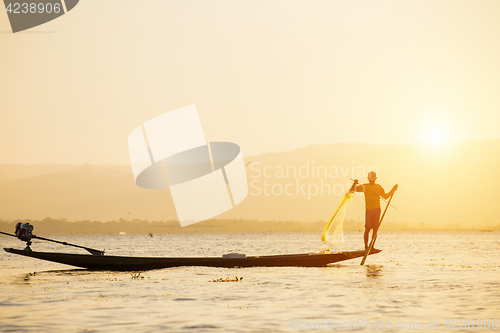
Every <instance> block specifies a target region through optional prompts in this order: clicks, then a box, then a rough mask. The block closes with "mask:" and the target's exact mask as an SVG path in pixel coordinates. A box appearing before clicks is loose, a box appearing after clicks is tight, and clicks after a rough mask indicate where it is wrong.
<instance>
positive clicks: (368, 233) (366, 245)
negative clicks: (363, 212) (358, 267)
mask: <svg viewBox="0 0 500 333" xmlns="http://www.w3.org/2000/svg"><path fill="white" fill-rule="evenodd" d="M368 237H370V228H366V227H365V235H364V240H365V250H366V249H367V248H368Z"/></svg>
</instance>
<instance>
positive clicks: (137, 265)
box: [4, 248, 380, 271]
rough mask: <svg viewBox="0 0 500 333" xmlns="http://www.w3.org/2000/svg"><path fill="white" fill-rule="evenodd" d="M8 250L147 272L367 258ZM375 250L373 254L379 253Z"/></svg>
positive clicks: (91, 266) (350, 254)
mask: <svg viewBox="0 0 500 333" xmlns="http://www.w3.org/2000/svg"><path fill="white" fill-rule="evenodd" d="M4 250H5V251H7V252H8V253H13V254H18V255H22V256H25V257H31V258H36V259H41V260H47V261H51V262H57V263H60V264H66V265H70V266H76V267H81V268H87V269H89V270H101V271H102V270H104V271H145V270H151V269H161V268H170V267H181V266H206V267H226V268H234V267H293V266H296V267H324V266H326V265H328V264H331V263H335V262H339V261H344V260H349V259H354V258H360V257H363V255H364V252H365V251H363V250H359V251H349V252H338V253H331V254H318V253H304V254H286V255H274V256H254V257H246V258H222V257H199V258H194V257H187V258H183V257H177V258H163V257H120V256H106V255H104V256H93V255H87V254H71V253H55V252H35V251H30V250H18V249H13V248H4ZM379 252H380V250H372V252H370V254H375V253H379Z"/></svg>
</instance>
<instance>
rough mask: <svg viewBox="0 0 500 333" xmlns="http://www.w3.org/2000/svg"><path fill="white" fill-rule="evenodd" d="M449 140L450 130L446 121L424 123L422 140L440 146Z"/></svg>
mask: <svg viewBox="0 0 500 333" xmlns="http://www.w3.org/2000/svg"><path fill="white" fill-rule="evenodd" d="M449 140H450V130H449V127H448V125H447V124H446V123H442V122H429V123H427V124H426V125H425V128H424V131H423V141H424V142H426V143H428V144H431V145H435V146H441V145H443V144H445V143H446V142H447V141H449Z"/></svg>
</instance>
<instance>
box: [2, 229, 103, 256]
mask: <svg viewBox="0 0 500 333" xmlns="http://www.w3.org/2000/svg"><path fill="white" fill-rule="evenodd" d="M0 234H3V235H7V236H12V237H16V238H17V236H16V235H12V234H8V233H6V232H2V231H0ZM31 238H36V239H41V240H44V241H48V242H54V243H58V244H62V245H67V246H73V247H78V248H80V249H85V250H87V251H89V252H90V253H92V255H94V256H103V255H104V251H100V250H96V249H91V248H90V247H85V246H80V245H75V244H70V243H67V242H60V241H56V240H53V239H48V238H43V237H39V236H36V235H32V236H31Z"/></svg>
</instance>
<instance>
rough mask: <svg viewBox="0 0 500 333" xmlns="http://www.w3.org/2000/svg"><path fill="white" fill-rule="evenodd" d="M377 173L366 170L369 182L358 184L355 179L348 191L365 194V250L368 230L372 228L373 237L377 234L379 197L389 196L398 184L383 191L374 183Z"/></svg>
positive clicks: (368, 234) (368, 235) (386, 197)
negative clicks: (387, 191) (389, 189)
mask: <svg viewBox="0 0 500 333" xmlns="http://www.w3.org/2000/svg"><path fill="white" fill-rule="evenodd" d="M375 180H377V174H376V173H375V172H374V171H370V172H368V181H369V183H365V184H361V185H358V184H359V183H358V180H357V179H355V180H354V183H353V184H352V186H351V189H350V190H349V192H363V193H364V194H365V204H366V215H365V234H364V241H365V250H366V249H367V248H368V238H369V237H370V230H371V229H373V233H372V240H373V237H374V236H375V235H376V234H377V231H378V228H379V226H380V211H381V210H380V197H382V198H384V199H388V198H390V197H391V196H392V195H393V194H394V192H396V190H397V189H398V184H396V185H394V186H393V187H392V190H391V191H390V192H389V193H385V191H384V189H383V188H382V186H380V185H379V184H377V183H375Z"/></svg>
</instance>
